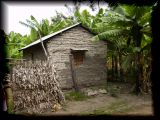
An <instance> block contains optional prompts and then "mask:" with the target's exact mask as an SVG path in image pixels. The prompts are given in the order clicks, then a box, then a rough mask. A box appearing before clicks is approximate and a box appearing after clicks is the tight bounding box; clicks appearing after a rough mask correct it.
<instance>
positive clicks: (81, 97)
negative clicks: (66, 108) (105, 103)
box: [65, 92, 88, 101]
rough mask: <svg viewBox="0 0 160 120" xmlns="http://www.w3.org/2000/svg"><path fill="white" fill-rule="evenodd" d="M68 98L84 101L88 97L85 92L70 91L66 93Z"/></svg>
mask: <svg viewBox="0 0 160 120" xmlns="http://www.w3.org/2000/svg"><path fill="white" fill-rule="evenodd" d="M65 98H66V100H75V101H83V100H85V99H87V98H88V96H86V95H85V94H84V93H83V92H70V93H67V94H66V95H65Z"/></svg>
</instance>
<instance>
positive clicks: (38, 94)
mask: <svg viewBox="0 0 160 120" xmlns="http://www.w3.org/2000/svg"><path fill="white" fill-rule="evenodd" d="M57 77H58V76H57V75H56V70H55V68H54V65H51V64H49V62H47V61H45V62H42V61H36V62H34V63H32V62H29V61H28V62H19V63H18V64H16V65H15V66H14V67H13V68H12V77H11V82H12V89H13V96H14V98H13V99H14V111H15V112H31V113H43V112H45V111H46V110H51V109H52V107H53V105H55V104H57V103H59V104H63V103H64V101H65V98H64V95H63V92H62V91H61V88H60V85H59V81H58V78H57Z"/></svg>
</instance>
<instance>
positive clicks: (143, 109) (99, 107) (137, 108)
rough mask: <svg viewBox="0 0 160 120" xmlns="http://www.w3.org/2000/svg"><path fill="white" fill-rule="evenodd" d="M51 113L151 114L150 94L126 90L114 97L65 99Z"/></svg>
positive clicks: (100, 95) (107, 95)
mask: <svg viewBox="0 0 160 120" xmlns="http://www.w3.org/2000/svg"><path fill="white" fill-rule="evenodd" d="M45 114H46V115H47V114H51V115H100V114H105V115H107V114H108V115H153V111H152V98H151V95H149V94H147V95H138V96H136V95H133V94H130V93H127V92H123V93H119V94H118V95H117V96H116V97H113V96H111V95H110V94H108V93H107V94H98V95H95V96H92V97H90V98H88V99H86V100H83V101H69V100H66V104H65V106H63V108H62V109H61V110H59V111H57V112H51V111H48V112H46V113H45Z"/></svg>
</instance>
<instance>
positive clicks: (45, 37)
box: [19, 23, 81, 50]
mask: <svg viewBox="0 0 160 120" xmlns="http://www.w3.org/2000/svg"><path fill="white" fill-rule="evenodd" d="M79 24H81V23H77V24H74V25H72V26H69V27H66V28H64V29H62V30H60V31H57V32H54V33H52V34H50V35H47V36H44V37H42V38H41V39H42V41H45V40H47V39H48V38H50V37H53V36H55V35H57V34H59V33H62V32H64V31H66V30H68V29H70V28H73V27H75V26H77V25H79ZM40 42H41V41H40V39H38V40H36V41H34V42H32V43H31V44H29V45H27V46H25V47H23V48H21V49H19V50H24V49H26V48H29V47H31V46H33V45H36V44H38V43H40Z"/></svg>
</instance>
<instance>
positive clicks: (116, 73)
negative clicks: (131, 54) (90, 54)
mask: <svg viewBox="0 0 160 120" xmlns="http://www.w3.org/2000/svg"><path fill="white" fill-rule="evenodd" d="M114 59H115V61H114V62H115V80H116V81H117V80H118V59H117V56H115V57H114Z"/></svg>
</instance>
